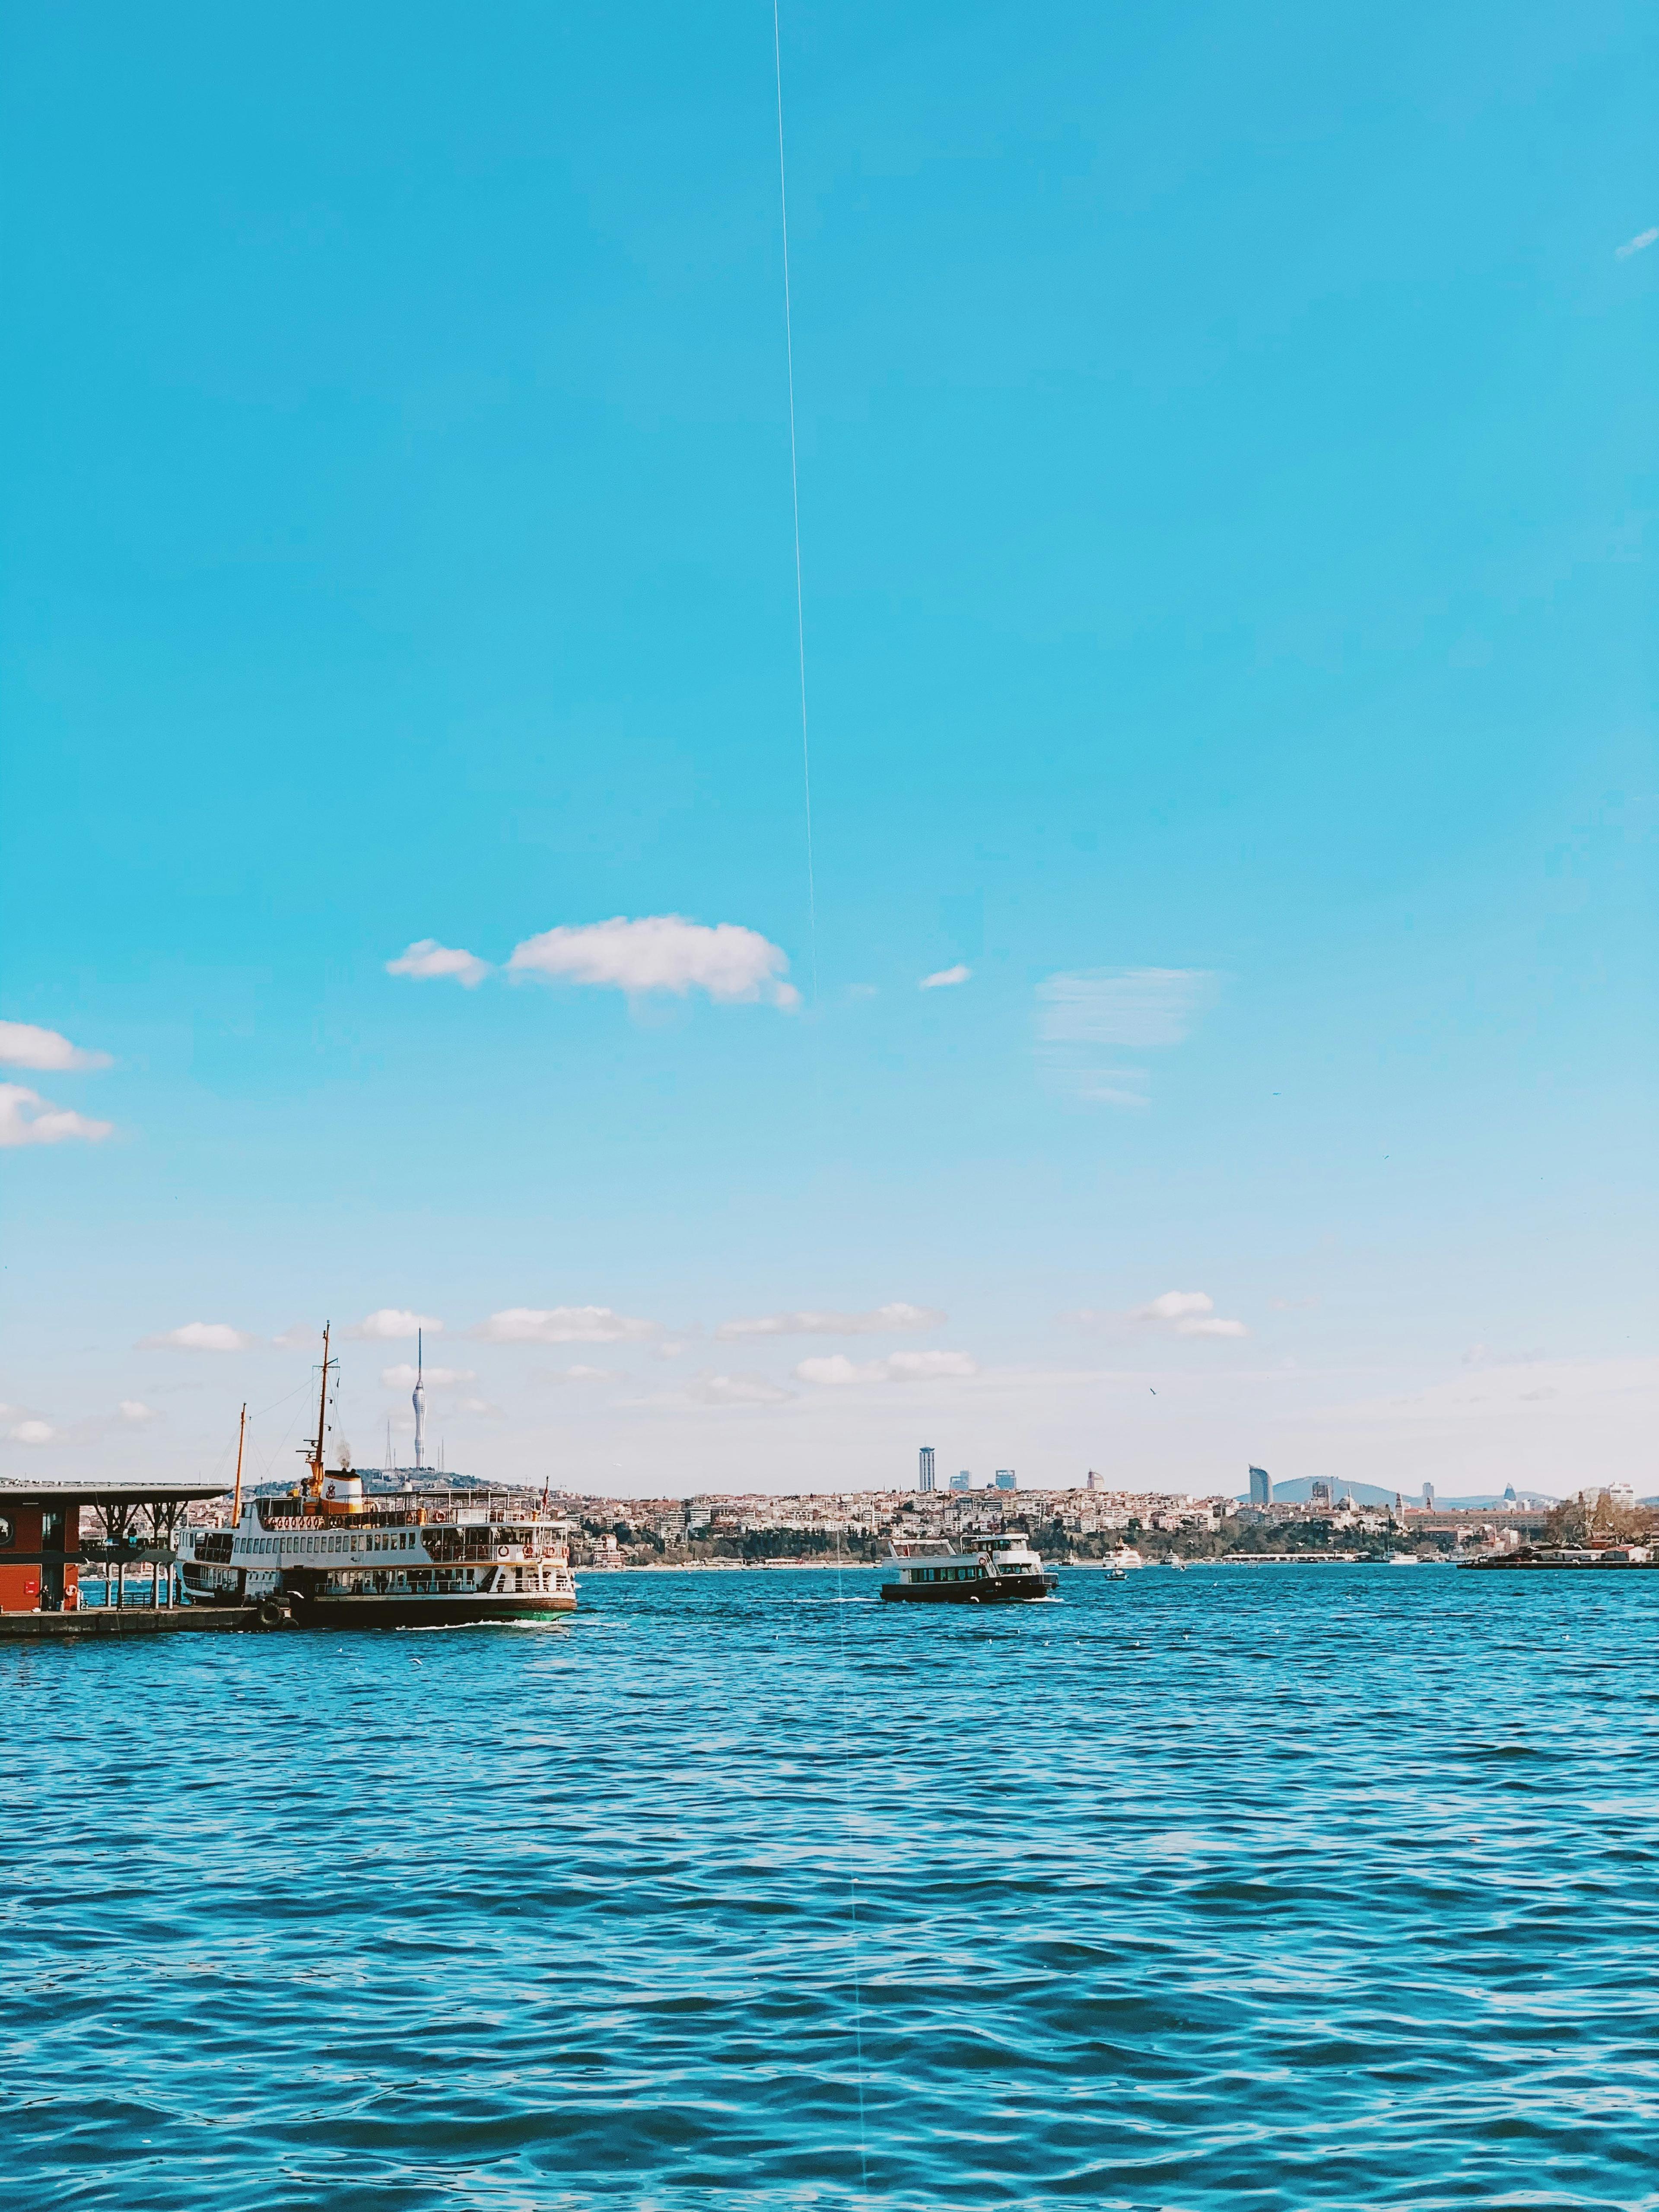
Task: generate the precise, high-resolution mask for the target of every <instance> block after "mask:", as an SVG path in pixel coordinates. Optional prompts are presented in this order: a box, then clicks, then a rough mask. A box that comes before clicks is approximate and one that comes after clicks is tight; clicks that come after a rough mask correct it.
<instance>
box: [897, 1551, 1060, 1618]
mask: <svg viewBox="0 0 1659 2212" xmlns="http://www.w3.org/2000/svg"><path fill="white" fill-rule="evenodd" d="M888 1557H889V1564H890V1565H894V1566H896V1567H897V1569H898V1580H897V1581H896V1582H890V1583H883V1584H882V1586H881V1594H882V1595H883V1597H884V1598H887V1599H890V1600H893V1601H897V1602H899V1603H905V1602H907V1601H908V1603H910V1604H912V1605H1019V1604H1022V1603H1025V1604H1029V1603H1030V1601H1031V1600H1032V1599H1034V1598H1042V1597H1047V1596H1048V1594H1049V1592H1050V1591H1051V1590H1053V1589H1055V1588H1056V1587H1057V1586H1058V1583H1059V1581H1060V1577H1059V1576H1058V1575H1056V1574H1055V1573H1054V1571H1053V1570H1052V1569H1051V1568H1048V1567H1045V1566H1044V1565H1043V1564H1042V1560H1041V1559H1039V1558H1038V1557H1037V1555H1036V1553H1035V1552H1034V1551H1033V1550H1032V1549H1031V1547H1030V1545H1029V1544H1028V1543H1027V1542H1026V1541H1025V1539H1024V1536H987V1537H984V1538H982V1539H981V1542H980V1544H979V1546H978V1547H977V1548H976V1549H975V1550H974V1551H971V1552H958V1551H957V1549H956V1548H955V1547H954V1546H953V1545H951V1544H949V1543H946V1542H945V1541H944V1539H943V1538H939V1537H915V1538H907V1539H899V1538H895V1539H894V1541H893V1546H892V1549H891V1551H890V1553H889V1555H888Z"/></svg>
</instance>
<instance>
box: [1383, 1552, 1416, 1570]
mask: <svg viewBox="0 0 1659 2212" xmlns="http://www.w3.org/2000/svg"><path fill="white" fill-rule="evenodd" d="M1422 1564H1423V1562H1422V1560H1421V1559H1419V1558H1418V1556H1417V1554H1416V1553H1415V1552H1390V1553H1389V1565H1390V1566H1391V1567H1420V1566H1421V1565H1422Z"/></svg>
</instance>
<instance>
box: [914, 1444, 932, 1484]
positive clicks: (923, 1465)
mask: <svg viewBox="0 0 1659 2212" xmlns="http://www.w3.org/2000/svg"><path fill="white" fill-rule="evenodd" d="M916 1488H917V1489H918V1490H931V1489H932V1488H933V1446H932V1444H924V1445H923V1446H922V1448H921V1462H920V1465H919V1467H918V1469H917V1473H916Z"/></svg>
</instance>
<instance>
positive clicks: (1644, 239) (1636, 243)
mask: <svg viewBox="0 0 1659 2212" xmlns="http://www.w3.org/2000/svg"><path fill="white" fill-rule="evenodd" d="M1656 239H1659V230H1638V232H1637V234H1636V235H1635V237H1634V238H1629V239H1626V241H1625V243H1624V244H1623V245H1622V246H1614V248H1613V257H1614V258H1615V259H1616V260H1620V261H1628V260H1629V259H1630V258H1631V256H1632V253H1645V252H1647V250H1648V248H1649V246H1651V245H1652V244H1653V242H1654V240H1656Z"/></svg>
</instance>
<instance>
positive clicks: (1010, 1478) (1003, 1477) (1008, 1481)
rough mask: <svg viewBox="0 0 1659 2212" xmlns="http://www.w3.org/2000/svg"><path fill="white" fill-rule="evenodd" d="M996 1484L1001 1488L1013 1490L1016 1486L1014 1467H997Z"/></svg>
mask: <svg viewBox="0 0 1659 2212" xmlns="http://www.w3.org/2000/svg"><path fill="white" fill-rule="evenodd" d="M996 1486H997V1488H998V1489H999V1490H1012V1489H1013V1488H1014V1487H1015V1484H1014V1470H1013V1469H1012V1468H1011V1467H1000V1468H998V1469H997V1480H996Z"/></svg>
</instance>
